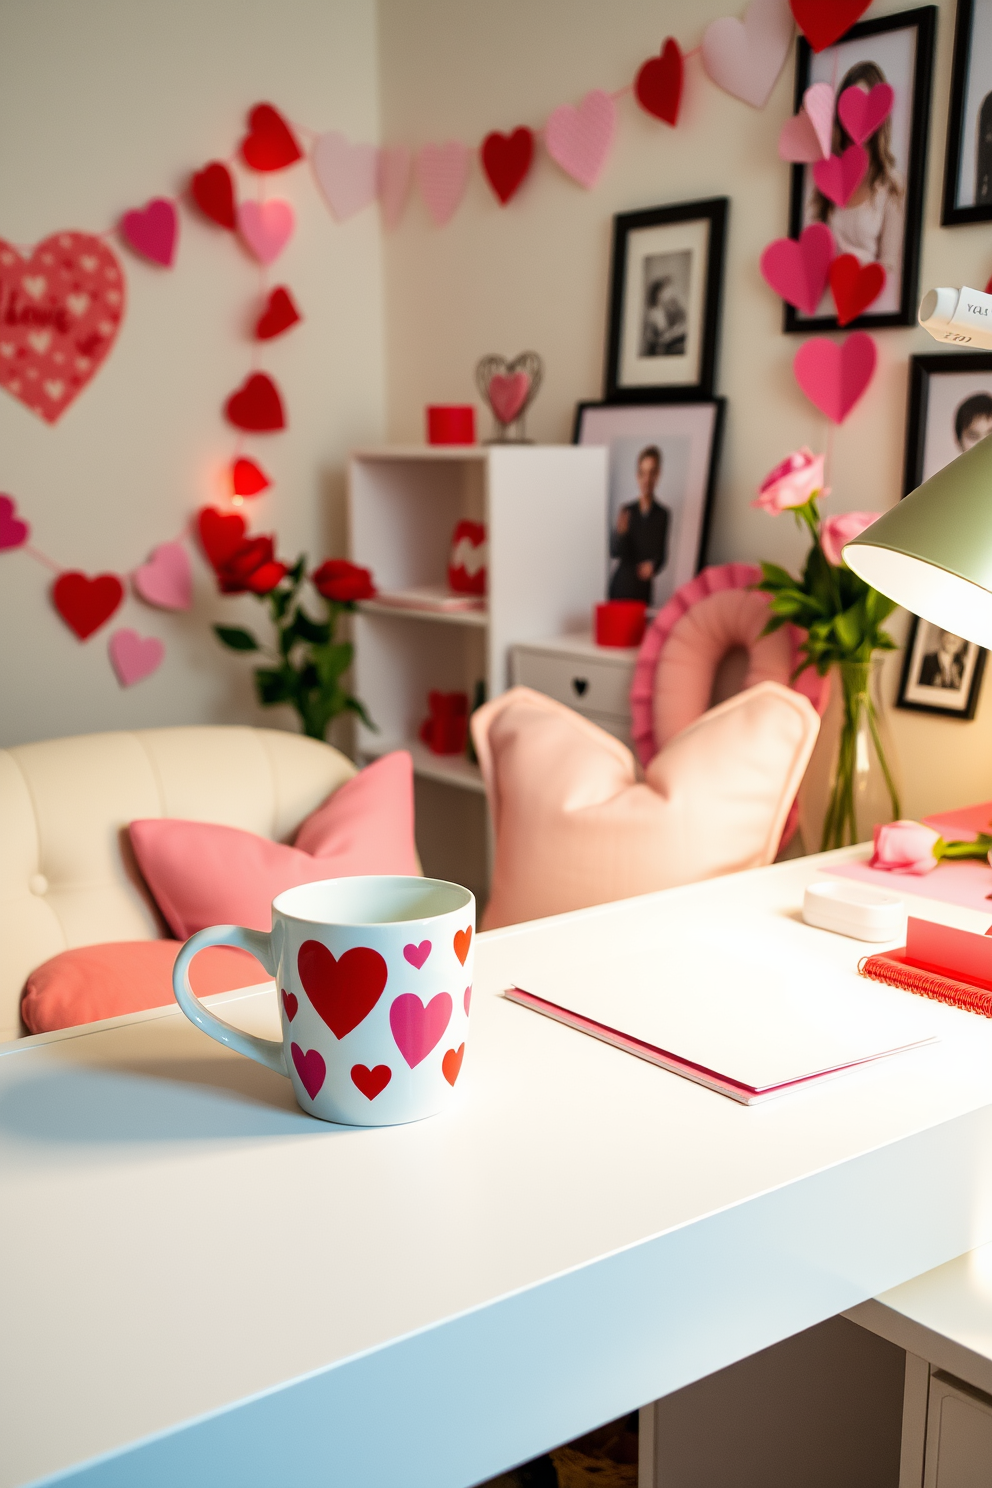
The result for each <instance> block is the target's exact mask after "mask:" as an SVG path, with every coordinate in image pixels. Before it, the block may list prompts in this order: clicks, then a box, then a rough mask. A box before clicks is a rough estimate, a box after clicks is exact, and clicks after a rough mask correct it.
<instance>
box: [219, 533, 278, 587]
mask: <svg viewBox="0 0 992 1488" xmlns="http://www.w3.org/2000/svg"><path fill="white" fill-rule="evenodd" d="M214 571H215V572H216V574H217V583H218V585H219V587H220V592H221V593H222V594H245V593H247V592H248V591H250V592H251V593H252V594H268V593H269V592H270V591H271V590H273V589H274V588H275V587H276V585H277V584H278V583H279V582H280V580H281V579H282V578H283V576H284V574H285V573H286V572H287V569H286V565H285V563H279V562H278V561H277V559H276V558H275V552H274V544H273V540H272V538H271V537H251V538H249V539H248V540H247V542H243V543H240V544H239V545H238V547H236V548H235V550H234V552H233V553H231V554H230V555H229V556H228V557H227V558H224V559H222V560H221V561H220V562H218V563H216V564H215V565H214Z"/></svg>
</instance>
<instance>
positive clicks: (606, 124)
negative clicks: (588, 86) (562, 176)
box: [544, 88, 617, 190]
mask: <svg viewBox="0 0 992 1488" xmlns="http://www.w3.org/2000/svg"><path fill="white" fill-rule="evenodd" d="M616 122H617V110H616V104H615V103H614V102H613V99H612V98H611V97H610V95H609V93H604V92H603V91H602V89H600V88H594V89H593V90H592V92H591V93H587V94H586V96H585V98H583V100H582V102H581V103H580V104H579V106H578V108H572V106H571V104H568V103H563V104H562V105H561V107H560V108H556V109H555V110H554V112H553V113H552V114H551V116H550V118H549V119H548V122H547V123H546V124H545V126H544V143H545V146H546V147H547V151H548V154H549V155H550V156H551V159H552V160H553V161H554V162H555V164H556V165H560V166H561V168H562V170H563V171H565V172H566V173H567V174H568V175H570V176H571V177H572V179H573V180H574V181H578V183H579V185H580V186H585V188H586V190H588V189H589V188H590V187H591V186H594V185H595V184H596V181H597V180H598V179H599V174H600V171H601V170H602V169H603V166H604V165H605V164H606V157H607V155H609V153H610V146H611V145H612V143H613V132H614V130H615V129H616Z"/></svg>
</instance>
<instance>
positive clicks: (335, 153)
mask: <svg viewBox="0 0 992 1488" xmlns="http://www.w3.org/2000/svg"><path fill="white" fill-rule="evenodd" d="M310 164H311V165H312V166H313V173H314V175H315V176H316V177H317V185H318V186H319V187H320V189H321V191H322V192H323V194H324V197H325V198H326V200H327V205H328V206H329V207H330V209H331V211H332V212H333V213H334V216H335V217H336V218H337V220H338V221H339V222H345V221H347V219H348V218H349V217H354V215H355V213H356V212H360V211H361V210H362V208H363V207H367V206H368V205H369V203H370V202H374V201H375V199H376V196H377V194H378V191H379V151H378V150H377V149H376V147H375V145H353V144H352V143H351V141H350V140H349V139H347V138H346V137H345V136H344V135H343V134H338V133H337V131H336V130H332V131H331V133H330V134H321V135H318V137H317V139H316V140H315V142H314V146H313V149H312V150H311V151H310Z"/></svg>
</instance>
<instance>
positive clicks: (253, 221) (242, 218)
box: [238, 197, 296, 264]
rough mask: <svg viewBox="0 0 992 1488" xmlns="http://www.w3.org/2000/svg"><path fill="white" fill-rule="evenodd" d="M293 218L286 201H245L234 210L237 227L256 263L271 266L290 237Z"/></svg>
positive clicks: (291, 209)
mask: <svg viewBox="0 0 992 1488" xmlns="http://www.w3.org/2000/svg"><path fill="white" fill-rule="evenodd" d="M295 225H296V218H295V216H294V214H293V208H292V207H291V206H290V204H289V202H288V201H281V200H280V199H279V198H278V197H273V198H272V200H271V201H261V202H256V201H246V202H242V203H241V205H240V206H239V207H238V228H239V230H240V232H241V236H242V238H243V239H244V241H245V243H246V244H247V245H248V247H249V248H250V249H251V251H252V253H253V254H254V255H255V257H256V258H257V259H258V261H259V263H263V264H270V263H274V262H275V260H276V259H277V258H278V257H279V255H280V253H281V252H282V250H283V249H284V248H285V246H286V244H287V243H288V242H289V240H290V238H291V237H292V236H293V228H294V227H295Z"/></svg>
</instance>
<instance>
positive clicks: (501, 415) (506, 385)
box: [488, 372, 530, 424]
mask: <svg viewBox="0 0 992 1488" xmlns="http://www.w3.org/2000/svg"><path fill="white" fill-rule="evenodd" d="M488 392H489V402H490V404H491V406H492V410H493V413H494V414H495V415H496V417H497V418H498V419H499V421H500V423H501V424H512V423H513V420H514V419H515V418H516V416H517V414H518V413H519V412H520V410H521V408H523V406H524V404H525V403H526V402H527V394H528V393H529V392H530V378H529V377H528V376H527V373H526V372H514V373H513V374H512V376H509V377H507V376H504V374H503V373H502V372H497V373H496V374H495V375H494V376H493V377H491V378H490V379H489V389H488Z"/></svg>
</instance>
